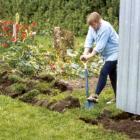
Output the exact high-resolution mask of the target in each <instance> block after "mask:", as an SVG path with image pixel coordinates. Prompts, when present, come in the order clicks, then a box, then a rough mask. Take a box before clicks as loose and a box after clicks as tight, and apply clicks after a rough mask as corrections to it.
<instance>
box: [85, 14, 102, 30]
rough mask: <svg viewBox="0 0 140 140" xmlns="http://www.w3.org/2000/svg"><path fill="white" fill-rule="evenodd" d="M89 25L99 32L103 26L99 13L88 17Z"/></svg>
mask: <svg viewBox="0 0 140 140" xmlns="http://www.w3.org/2000/svg"><path fill="white" fill-rule="evenodd" d="M87 23H88V25H90V26H92V27H93V28H94V29H95V30H97V29H98V28H99V27H100V24H101V15H100V14H99V13H97V12H93V13H91V14H89V16H88V17H87Z"/></svg>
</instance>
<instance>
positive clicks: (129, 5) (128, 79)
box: [117, 0, 140, 115]
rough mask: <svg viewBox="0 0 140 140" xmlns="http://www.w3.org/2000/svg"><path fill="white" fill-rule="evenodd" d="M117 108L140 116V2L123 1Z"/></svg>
mask: <svg viewBox="0 0 140 140" xmlns="http://www.w3.org/2000/svg"><path fill="white" fill-rule="evenodd" d="M119 36H120V46H119V61H118V83H117V86H118V88H117V107H118V108H120V109H122V110H124V111H126V112H130V113H134V114H139V115H140V0H121V4H120V31H119Z"/></svg>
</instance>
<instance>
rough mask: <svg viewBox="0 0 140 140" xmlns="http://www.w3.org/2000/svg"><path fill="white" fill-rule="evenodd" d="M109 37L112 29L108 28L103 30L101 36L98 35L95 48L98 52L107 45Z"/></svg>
mask: <svg viewBox="0 0 140 140" xmlns="http://www.w3.org/2000/svg"><path fill="white" fill-rule="evenodd" d="M109 37H110V29H109V28H106V29H104V30H103V31H102V32H101V34H100V36H99V37H98V41H97V44H96V47H95V48H94V50H95V51H96V52H98V53H101V52H102V51H103V50H104V48H105V47H106V44H107V42H108V39H109Z"/></svg>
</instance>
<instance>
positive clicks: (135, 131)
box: [80, 110, 140, 140]
mask: <svg viewBox="0 0 140 140" xmlns="http://www.w3.org/2000/svg"><path fill="white" fill-rule="evenodd" d="M80 120H82V121H84V122H85V123H88V124H92V125H98V124H102V125H103V127H104V128H105V129H108V130H111V131H117V132H121V133H125V134H126V135H128V136H129V137H130V138H133V139H138V140H140V116H137V115H133V114H129V113H125V112H123V113H121V114H118V115H117V116H113V117H111V112H110V111H107V110H105V111H104V112H103V113H102V114H101V115H100V116H99V117H98V118H97V119H88V118H80Z"/></svg>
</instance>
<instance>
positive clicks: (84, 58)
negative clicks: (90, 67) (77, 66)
mask: <svg viewBox="0 0 140 140" xmlns="http://www.w3.org/2000/svg"><path fill="white" fill-rule="evenodd" d="M90 57H92V55H91V54H88V55H81V57H80V60H81V61H87V60H88V59H89V58H90Z"/></svg>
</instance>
